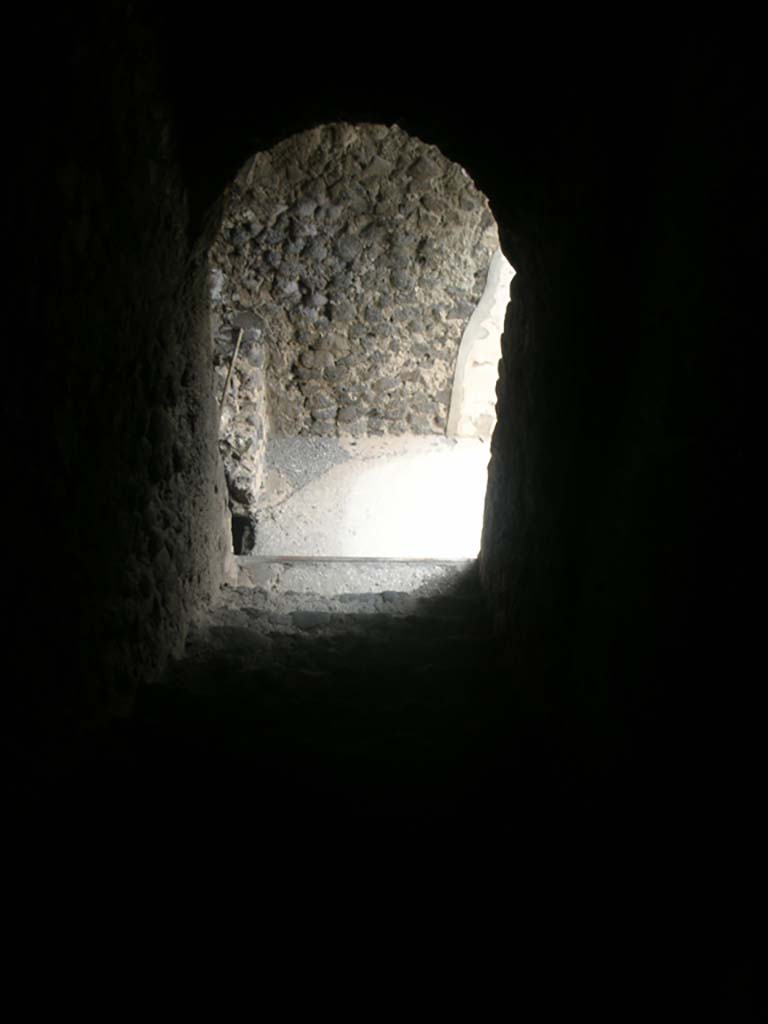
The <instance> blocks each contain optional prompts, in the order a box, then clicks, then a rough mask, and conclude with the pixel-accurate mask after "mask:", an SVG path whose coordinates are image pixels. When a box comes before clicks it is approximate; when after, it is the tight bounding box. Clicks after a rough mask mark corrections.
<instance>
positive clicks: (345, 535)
mask: <svg viewBox="0 0 768 1024" xmlns="http://www.w3.org/2000/svg"><path fill="white" fill-rule="evenodd" d="M212 264H213V266H212V288H211V298H212V328H213V337H214V346H215V368H216V376H217V382H216V383H217V389H218V393H219V394H221V393H222V392H223V391H224V387H225V384H226V383H227V382H229V383H228V386H227V391H226V399H225V401H224V402H223V406H222V418H221V431H220V444H221V448H222V454H223V457H224V463H225V469H226V473H227V482H228V488H229V496H230V506H231V508H232V513H233V524H236V532H235V545H236V551H239V553H243V554H248V553H250V554H255V555H260V556H264V557H271V558H275V559H277V558H282V557H286V556H297V557H306V558H312V557H315V558H317V557H327V558H339V557H341V558H367V559H371V558H390V559H408V560H414V559H467V558H474V557H476V556H477V554H478V550H479V546H480V534H481V530H482V520H483V506H484V497H485V488H486V481H487V465H488V460H489V454H490V452H489V447H490V437H491V434H492V431H493V427H494V424H495V402H496V394H495V388H496V381H497V377H498V363H499V359H500V356H501V334H502V331H503V323H504V314H505V311H506V305H507V301H508V298H509V285H510V281H511V279H512V277H513V275H514V271H513V269H512V268H511V266H510V265H509V264H508V263H507V261H506V260H505V259H504V257H503V255H502V254H501V251H500V249H499V243H498V232H497V229H496V225H495V222H494V220H493V217H492V215H491V213H490V209H489V207H488V202H487V199H486V198H485V197H484V196H483V195H482V193H480V192H479V191H478V190H477V188H476V187H475V186H474V183H473V182H472V181H471V179H470V178H469V176H468V175H467V174H466V172H465V171H464V170H463V168H461V167H459V166H458V165H457V164H454V163H452V162H451V161H449V160H447V159H446V158H445V157H444V156H443V155H442V153H440V151H439V150H437V149H436V148H435V147H433V146H428V145H425V144H424V143H422V142H421V141H420V140H418V139H415V138H413V137H411V136H408V135H406V133H404V132H402V131H401V130H400V129H399V128H397V127H386V126H383V125H326V126H322V127H320V128H317V129H313V130H312V131H310V132H305V133H302V134H301V135H298V136H294V137H292V138H291V139H288V140H286V141H285V142H284V143H281V144H280V145H279V146H277V147H275V148H274V149H273V150H271V151H269V152H267V153H261V154H257V156H256V157H254V158H253V159H252V160H251V161H249V162H248V164H246V166H245V167H244V168H243V170H242V172H241V173H240V175H239V176H238V178H237V180H236V182H235V183H234V185H233V187H232V189H231V192H230V194H229V195H228V196H227V208H226V213H225V217H224V222H223V225H222V229H221V232H220V234H219V237H218V239H217V241H216V243H215V244H214V247H213V253H212Z"/></svg>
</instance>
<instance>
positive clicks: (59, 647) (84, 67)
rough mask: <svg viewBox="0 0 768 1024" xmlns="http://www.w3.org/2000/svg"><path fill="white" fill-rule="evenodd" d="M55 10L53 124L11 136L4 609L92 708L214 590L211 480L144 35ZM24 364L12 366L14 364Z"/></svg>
mask: <svg viewBox="0 0 768 1024" xmlns="http://www.w3.org/2000/svg"><path fill="white" fill-rule="evenodd" d="M113 6H114V10H113V9H112V8H113ZM70 18H71V23H70V20H69V19H70ZM110 19H114V20H110ZM62 20H63V21H64V22H66V23H65V24H63V25H61V26H60V29H61V31H60V32H58V33H57V34H56V52H55V53H52V54H50V61H51V63H50V65H49V70H51V69H53V68H55V67H56V68H58V67H60V68H61V70H60V74H59V80H58V85H57V89H56V90H55V93H51V92H50V91H48V92H46V91H43V90H42V89H41V92H40V95H39V96H37V97H35V100H34V103H35V104H36V106H35V107H34V109H35V110H36V112H37V116H36V118H35V119H30V123H31V124H36V123H39V118H42V117H45V118H46V123H48V124H49V126H50V131H49V132H47V133H42V132H40V133H38V132H35V134H34V137H33V139H32V140H31V142H30V145H29V147H28V148H25V147H24V146H20V147H19V151H20V152H23V153H24V158H25V159H24V162H23V164H22V165H21V168H20V169H21V174H22V176H23V177H25V178H26V180H25V182H24V186H23V187H25V188H29V187H30V186H31V187H32V188H33V189H34V190H35V202H34V203H28V204H18V205H17V209H16V211H15V217H16V219H15V223H14V229H15V230H14V235H13V236H12V237H14V236H15V237H16V238H17V241H18V246H17V247H16V248H15V250H14V252H15V259H16V269H17V271H18V283H19V285H18V290H17V292H16V302H17V307H18V309H19V311H20V316H21V320H22V323H23V336H24V338H25V340H26V346H25V348H24V353H25V358H26V357H28V356H29V353H31V352H34V353H35V356H34V359H35V367H36V369H35V388H34V393H27V392H26V389H25V388H23V386H22V387H19V388H16V387H14V388H13V390H12V394H11V395H10V401H9V403H8V408H9V411H10V414H11V424H10V427H9V429H10V431H11V433H10V435H9V436H13V437H17V438H19V439H20V438H22V437H24V438H25V439H26V440H25V444H24V445H23V446H20V447H18V448H17V449H16V451H15V453H14V454H15V461H14V474H15V476H14V490H15V493H16V494H17V495H18V498H19V505H20V512H21V510H22V509H23V510H24V511H23V514H24V516H25V518H26V523H27V530H28V533H29V536H30V538H31V543H30V544H29V545H28V549H27V550H26V551H25V553H24V569H25V571H24V573H23V574H21V575H20V577H19V579H20V580H22V581H23V583H22V587H21V594H19V595H17V601H16V602H15V607H14V613H18V614H19V616H20V619H21V620H23V621H22V628H24V629H27V630H28V629H29V627H30V625H31V624H32V623H37V624H38V627H39V629H40V642H39V645H38V646H39V650H38V653H37V655H36V664H35V667H34V673H35V674H39V676H40V677H42V682H43V685H44V686H45V687H46V688H48V689H49V690H50V691H51V694H52V695H53V696H54V698H55V699H56V700H58V701H60V702H61V703H63V704H65V705H70V706H71V707H72V708H75V709H77V708H80V709H82V708H84V707H87V708H89V709H90V710H89V711H88V714H93V715H99V714H100V713H101V712H102V711H104V710H105V709H107V710H109V709H110V708H111V709H113V710H114V709H119V707H121V706H124V705H125V704H129V703H130V700H131V696H132V694H133V692H134V690H135V688H136V686H137V685H138V684H139V683H142V682H151V681H153V680H154V679H156V678H157V677H158V675H159V673H160V672H161V670H162V668H163V666H164V664H165V661H166V659H167V658H168V656H169V655H170V654H173V653H178V652H179V651H180V650H181V649H182V646H183V642H184V638H185V634H186V629H187V625H188V622H189V620H190V616H191V615H192V614H193V613H194V612H195V611H196V609H197V608H199V607H200V605H201V604H202V603H203V602H206V601H207V600H209V599H210V597H211V595H212V594H213V592H214V591H215V589H216V588H217V587H218V585H219V583H220V581H221V578H222V571H223V567H224V563H225V561H226V556H227V552H228V548H227V544H228V538H227V533H226V532H225V515H226V508H225V493H226V491H225V485H224V477H223V472H222V467H221V463H220V459H219V456H218V452H217V447H216V440H215V437H216V422H215V407H214V402H213V396H212V390H211V347H210V333H209V329H208V319H209V310H208V297H207V290H208V288H207V284H208V268H207V261H206V259H205V257H204V256H203V255H195V254H194V253H193V252H192V250H191V246H190V239H189V236H188V231H187V228H188V223H187V209H186V196H185V191H184V188H183V184H182V182H181V179H180V176H179V174H178V172H177V169H176V166H175V163H174V159H173V154H172V151H171V141H170V133H169V124H170V117H169V115H168V113H167V112H166V110H165V108H164V106H163V103H162V100H161V98H160V91H159V87H158V83H157V80H156V77H155V69H154V66H153V61H152V47H153V37H152V34H151V33H149V32H147V31H146V29H145V28H142V27H141V24H140V21H139V19H138V18H137V16H136V15H135V12H133V11H132V10H131V9H130V8H128V9H126V7H125V6H124V5H120V4H117V5H110V4H107V5H105V9H104V10H103V11H101V13H100V14H99V15H98V16H95V17H94V19H92V20H88V19H85V17H84V16H83V18H82V19H81V18H79V17H78V16H77V15H69V14H68V15H66V16H64V15H62ZM81 20H82V23H81ZM95 82H98V83H99V84H98V87H96V86H95V85H94V83H95ZM22 194H24V193H22ZM20 354H21V353H20ZM28 373H29V367H28V365H25V364H20V365H18V366H15V365H14V364H13V363H12V364H11V369H10V374H11V377H12V379H15V380H18V381H19V382H22V381H24V380H25V379H26V378H27V377H28ZM22 447H23V450H22ZM41 559H45V562H44V564H41ZM25 656H26V657H29V651H26V652H25V651H23V650H21V651H20V654H19V657H20V659H21V662H20V663H21V664H23V659H24V657H25ZM20 671H22V669H20ZM29 672H30V669H29V667H28V668H27V674H29ZM29 692H30V693H31V692H32V690H30V691H29ZM30 699H32V698H30Z"/></svg>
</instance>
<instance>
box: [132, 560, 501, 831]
mask: <svg viewBox="0 0 768 1024" xmlns="http://www.w3.org/2000/svg"><path fill="white" fill-rule="evenodd" d="M238 562H239V571H240V579H239V581H238V584H239V585H237V586H231V587H225V588H224V589H223V590H222V593H221V599H220V601H219V602H218V603H217V605H216V606H215V607H213V608H211V609H210V610H209V611H208V612H207V613H206V614H205V616H203V617H202V618H201V619H200V620H199V621H198V622H197V623H196V624H195V625H194V627H193V628H192V630H191V631H190V635H189V640H188V643H187V648H186V652H185V655H184V657H183V658H182V659H181V660H179V661H177V662H176V663H175V664H173V665H172V666H171V667H170V668H169V670H168V672H167V674H166V677H165V679H164V680H163V684H162V685H161V686H160V687H153V688H149V689H148V690H147V692H146V694H145V701H148V702H149V703H146V704H145V709H144V714H145V718H146V720H147V721H150V720H152V721H154V722H155V723H158V722H161V721H162V720H165V721H166V722H168V723H173V727H174V728H178V723H179V721H180V716H181V719H183V720H184V722H185V725H184V728H183V730H182V732H183V734H184V745H185V749H187V750H190V749H195V750H197V751H198V752H199V751H200V750H204V751H205V755H206V759H207V761H208V762H211V763H214V764H217V765H218V766H219V767H220V766H221V763H222V759H225V760H226V763H227V764H228V765H230V769H228V774H229V775H230V777H231V776H233V775H236V776H238V777H239V780H240V782H242V780H243V779H244V778H249V779H250V780H251V783H252V784H253V786H254V787H255V788H256V789H258V790H261V791H262V792H263V791H264V786H265V784H267V792H268V793H269V794H270V795H271V798H272V799H273V800H276V801H283V802H284V801H286V800H288V801H289V802H290V805H291V806H296V805H301V806H302V807H303V808H304V811H305V812H306V810H307V808H308V807H311V808H312V809H317V808H318V807H322V808H324V811H323V813H329V812H330V811H331V809H334V810H339V811H341V812H342V813H344V814H348V813H349V812H350V810H354V812H355V813H363V814H372V815H376V816H380V815H382V814H385V815H386V814H397V815H402V814H415V815H420V816H423V815H424V814H434V813H442V812H444V811H446V810H447V809H449V808H453V809H455V807H456V805H457V803H461V802H462V801H463V800H465V799H466V795H467V793H468V791H470V790H471V789H472V788H473V786H475V785H476V784H477V774H478V771H481V769H483V766H485V767H487V764H486V762H485V759H484V752H485V751H487V749H488V737H489V734H490V733H491V732H493V728H494V718H495V714H494V711H493V709H492V707H491V706H490V705H489V704H488V702H487V693H484V692H483V684H482V681H483V680H484V679H488V678H489V677H490V676H491V675H492V667H493V658H494V647H493V643H492V640H491V637H490V633H489V625H488V616H487V613H486V611H485V608H484V606H483V602H482V600H481V596H480V591H479V584H478V579H477V566H476V563H474V562H461V563H448V562H439V563H429V564H420V563H415V562H408V563H400V562H393V561H389V560H379V561H377V562H374V563H362V562H361V561H360V560H349V559H348V560H338V559H331V560H304V559H301V560H295V559H283V560H267V559H263V560H254V559H248V558H240V559H238ZM414 578H416V579H417V582H418V586H417V588H416V589H415V590H413V591H409V590H397V589H390V587H392V585H393V584H395V583H397V582H398V580H399V581H401V582H403V581H405V582H407V583H410V584H412V583H413V581H414ZM372 581H373V582H376V581H378V582H379V584H381V583H382V582H384V583H386V584H387V585H388V588H387V589H378V590H375V589H363V586H364V585H366V583H367V586H368V587H370V586H371V583H372ZM419 581H420V582H419ZM340 582H341V583H344V582H346V584H347V585H352V586H353V588H354V587H356V589H350V590H343V591H339V592H333V591H334V588H335V586H336V585H337V584H339V583H340ZM294 586H300V587H301V588H303V589H293V587H294ZM164 742H165V743H167V736H165V737H164ZM235 765H236V766H237V767H234V766H235ZM283 806H284V804H283Z"/></svg>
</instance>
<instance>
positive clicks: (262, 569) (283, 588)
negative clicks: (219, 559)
mask: <svg viewBox="0 0 768 1024" xmlns="http://www.w3.org/2000/svg"><path fill="white" fill-rule="evenodd" d="M235 561H236V564H237V573H238V576H237V586H238V587H254V588H257V589H260V590H265V591H267V592H270V593H276V594H284V593H312V594H321V595H326V596H334V595H337V594H370V593H383V592H394V591H400V592H409V593H419V594H423V595H427V594H429V595H433V594H441V593H446V592H455V591H457V590H461V589H466V588H467V587H470V588H471V587H472V585H473V582H474V580H475V579H476V576H477V561H476V559H453V560H451V559H434V558H423V559H399V558H309V557H302V556H293V557H273V556H259V555H238V556H236V558H235Z"/></svg>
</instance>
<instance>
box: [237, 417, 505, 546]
mask: <svg viewBox="0 0 768 1024" xmlns="http://www.w3.org/2000/svg"><path fill="white" fill-rule="evenodd" d="M345 447H346V449H347V451H348V452H349V453H350V454H351V455H352V458H350V459H348V460H347V461H345V462H342V463H340V464H338V465H335V466H333V467H331V468H330V469H328V470H327V471H326V472H325V473H323V475H322V476H320V477H318V478H317V479H315V480H313V481H312V482H311V483H309V484H307V485H306V486H304V487H303V488H302V489H301V490H300V491H298V492H297V493H296V494H294V495H292V496H291V497H290V498H288V499H287V500H286V501H284V502H283V503H282V504H281V505H279V506H277V507H275V508H272V509H270V510H268V511H265V512H264V513H262V515H261V516H260V518H259V524H258V529H257V539H256V549H255V552H254V553H255V554H261V555H273V556H278V555H309V556H311V555H314V556H331V557H342V556H347V557H360V558H382V557H386V558H450V559H454V558H474V557H476V555H477V554H478V551H479V548H480V533H481V529H482V522H483V504H484V500H485V488H486V482H487V467H488V459H489V445H488V443H487V442H483V441H480V440H478V439H476V438H472V439H457V440H451V439H448V438H445V437H397V438H394V437H393V438H361V439H360V440H358V441H357V442H345Z"/></svg>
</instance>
